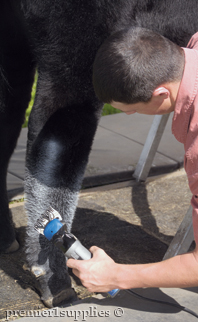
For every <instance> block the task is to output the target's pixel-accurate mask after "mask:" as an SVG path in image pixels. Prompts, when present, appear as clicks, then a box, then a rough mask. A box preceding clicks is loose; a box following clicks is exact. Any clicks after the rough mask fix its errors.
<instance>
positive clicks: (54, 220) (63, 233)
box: [34, 207, 119, 297]
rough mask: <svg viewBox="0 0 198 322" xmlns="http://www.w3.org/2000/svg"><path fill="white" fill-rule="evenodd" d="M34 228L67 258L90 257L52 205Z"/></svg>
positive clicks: (111, 294)
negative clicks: (69, 231) (68, 230)
mask: <svg viewBox="0 0 198 322" xmlns="http://www.w3.org/2000/svg"><path fill="white" fill-rule="evenodd" d="M34 228H35V229H36V230H37V231H38V232H39V233H40V234H42V235H44V236H45V237H46V238H47V239H48V240H50V241H52V242H53V244H54V245H56V246H57V247H58V248H59V249H60V250H62V251H63V253H64V254H65V256H67V257H68V258H74V259H82V260H84V259H86V260H88V259H90V258H91V256H92V254H91V252H90V251H89V250H88V249H87V248H85V247H84V246H83V245H82V244H81V242H80V241H79V240H78V239H77V238H76V237H75V236H74V235H73V234H71V233H68V232H67V227H66V224H65V223H64V222H63V221H62V217H61V215H60V214H59V213H58V211H56V210H55V209H53V208H52V207H49V208H48V209H47V210H46V211H45V213H44V214H42V215H41V218H40V219H38V220H37V222H36V224H35V225H34ZM118 292H119V289H114V290H112V291H110V292H108V294H109V295H110V296H111V297H114V296H115V295H116V294H117V293H118Z"/></svg>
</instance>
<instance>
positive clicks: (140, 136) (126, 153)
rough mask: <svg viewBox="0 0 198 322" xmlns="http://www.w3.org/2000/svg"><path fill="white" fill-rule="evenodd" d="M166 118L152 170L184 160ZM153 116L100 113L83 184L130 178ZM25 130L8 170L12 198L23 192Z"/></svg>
mask: <svg viewBox="0 0 198 322" xmlns="http://www.w3.org/2000/svg"><path fill="white" fill-rule="evenodd" d="M171 120H172V115H171V116H170V117H169V120H168V123H167V126H166V128H165V131H164V134H163V137H162V140H161V142H160V145H159V147H158V151H157V153H156V156H155V158H154V161H153V165H152V170H153V171H154V170H159V171H160V170H161V171H162V172H164V171H170V170H171V169H177V168H178V167H179V166H180V165H181V163H182V161H183V155H184V150H183V145H182V144H180V143H179V142H177V141H176V139H175V138H174V136H173V135H172V133H171V122H172V121H171ZM152 121H153V116H147V115H140V114H134V115H125V114H124V113H121V114H115V115H109V116H103V117H102V118H101V120H100V123H99V126H98V130H97V133H96V136H95V139H94V143H93V147H92V151H91V154H90V157H89V163H88V166H87V169H86V172H85V177H84V182H83V186H84V187H90V186H97V185H100V184H105V183H111V182H117V181H123V180H129V179H130V178H131V177H132V173H133V171H134V169H135V166H136V164H137V162H138V159H139V156H140V153H141V151H142V148H143V145H144V143H145V140H146V137H147V135H148V131H149V129H150V126H151V124H152ZM26 140H27V129H23V130H22V132H21V135H20V137H19V140H18V144H17V147H16V149H15V152H14V154H13V156H12V158H11V161H10V164H9V169H8V178H7V185H8V192H9V194H10V196H11V197H14V196H16V194H18V193H19V194H20V193H21V192H23V179H24V168H25V152H26Z"/></svg>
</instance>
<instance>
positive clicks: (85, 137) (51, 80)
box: [0, 0, 198, 306]
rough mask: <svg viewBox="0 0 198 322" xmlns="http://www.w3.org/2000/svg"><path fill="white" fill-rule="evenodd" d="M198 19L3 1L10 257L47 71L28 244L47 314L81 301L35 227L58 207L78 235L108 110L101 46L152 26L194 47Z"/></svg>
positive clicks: (186, 2) (0, 23) (126, 2)
mask: <svg viewBox="0 0 198 322" xmlns="http://www.w3.org/2000/svg"><path fill="white" fill-rule="evenodd" d="M197 13H198V1H197V0H174V1H173V0H1V3H0V138H1V139H0V151H1V152H0V153H1V159H0V251H1V252H10V251H14V250H16V249H17V247H18V243H17V241H16V239H15V232H14V228H13V224H12V217H11V214H10V213H9V209H8V205H7V192H6V172H7V167H8V161H9V159H10V156H11V154H12V152H13V150H14V147H15V145H16V141H17V138H18V136H19V133H20V129H21V125H22V123H23V120H24V113H25V109H26V107H27V104H28V101H29V98H30V91H31V86H32V82H33V76H34V72H35V68H36V67H37V68H38V74H39V77H38V85H37V92H36V99H35V104H34V107H33V110H32V113H31V116H30V121H29V132H28V146H27V158H26V179H25V192H26V196H27V202H26V209H27V214H28V218H29V221H28V229H27V240H26V244H27V261H28V263H29V267H30V269H31V271H32V273H33V274H34V275H35V276H36V278H37V279H38V280H39V282H40V290H41V294H42V299H43V301H44V302H45V304H46V305H47V306H53V305H57V304H58V303H59V302H60V301H61V300H62V299H69V298H70V297H72V296H73V295H74V294H73V291H72V290H71V284H70V278H69V276H68V274H67V269H66V265H65V258H64V256H63V255H62V254H60V252H57V251H56V252H55V250H54V248H53V246H52V245H51V244H50V243H49V242H46V240H45V238H44V237H43V238H41V237H42V236H41V237H39V235H38V234H37V232H35V231H34V229H33V225H34V223H35V222H36V220H37V218H39V217H40V215H41V214H42V213H43V212H44V211H45V210H46V209H47V207H48V206H49V205H51V206H52V207H54V208H55V209H56V210H58V211H59V212H60V213H61V214H63V215H64V220H65V221H66V222H67V227H68V228H69V229H70V228H71V225H72V220H73V217H74V213H75V208H76V204H77V198H78V191H79V189H80V186H81V182H82V178H83V173H84V170H85V167H86V164H87V160H88V155H89V152H90V149H91V145H92V140H93V137H94V134H95V131H96V127H97V123H98V120H99V116H100V113H101V109H102V106H103V104H102V102H100V101H98V99H97V98H96V96H95V94H94V90H93V86H92V65H93V61H94V57H95V54H96V52H97V50H98V48H99V46H100V44H101V43H102V42H103V41H104V39H105V38H106V37H108V36H109V35H110V34H111V33H113V32H115V31H118V30H120V29H123V28H127V27H134V28H135V27H136V26H143V27H146V28H149V29H153V30H155V31H157V32H159V33H161V34H163V35H164V36H166V37H168V38H170V39H171V40H172V41H174V42H176V43H177V44H179V45H181V46H185V45H186V44H187V42H188V40H189V39H190V37H191V35H192V34H194V33H195V32H196V31H197V30H198V18H197Z"/></svg>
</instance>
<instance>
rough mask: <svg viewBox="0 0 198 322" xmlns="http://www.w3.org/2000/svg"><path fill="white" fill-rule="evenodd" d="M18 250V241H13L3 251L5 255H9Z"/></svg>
mask: <svg viewBox="0 0 198 322" xmlns="http://www.w3.org/2000/svg"><path fill="white" fill-rule="evenodd" d="M18 249H19V243H18V241H17V240H16V239H15V240H14V241H13V242H12V244H11V245H10V246H9V247H8V248H7V249H6V250H5V252H4V253H5V254H10V253H14V252H16V251H17V250H18Z"/></svg>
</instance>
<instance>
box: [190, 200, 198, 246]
mask: <svg viewBox="0 0 198 322" xmlns="http://www.w3.org/2000/svg"><path fill="white" fill-rule="evenodd" d="M191 205H192V207H193V212H192V222H193V231H194V239H195V243H196V245H197V246H198V198H197V197H196V196H193V197H192V199H191Z"/></svg>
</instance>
